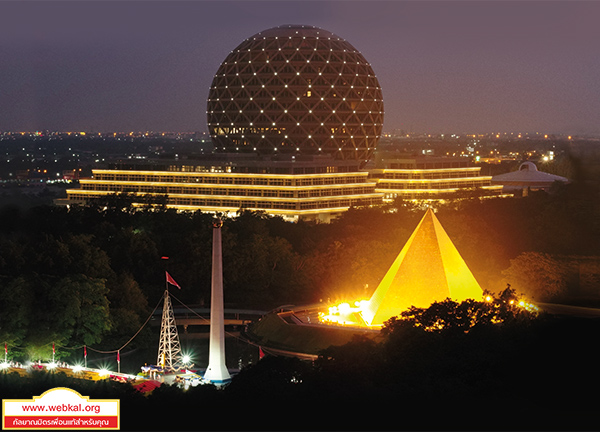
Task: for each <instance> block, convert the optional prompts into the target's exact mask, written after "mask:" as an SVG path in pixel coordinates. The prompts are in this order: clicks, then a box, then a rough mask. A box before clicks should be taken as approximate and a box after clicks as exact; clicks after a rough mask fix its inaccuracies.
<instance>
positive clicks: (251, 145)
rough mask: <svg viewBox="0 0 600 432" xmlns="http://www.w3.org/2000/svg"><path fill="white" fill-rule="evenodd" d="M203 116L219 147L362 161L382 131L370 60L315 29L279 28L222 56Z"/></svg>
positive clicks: (378, 95)
mask: <svg viewBox="0 0 600 432" xmlns="http://www.w3.org/2000/svg"><path fill="white" fill-rule="evenodd" d="M207 119H208V128H209V131H210V134H211V137H212V139H213V142H214V144H215V147H216V149H217V150H218V151H228V152H236V151H237V152H256V153H258V154H261V155H262V154H274V153H275V154H278V153H291V154H299V155H302V154H310V155H331V156H333V157H335V158H336V159H354V160H360V161H366V160H368V159H369V158H370V156H371V155H372V153H373V151H374V149H375V146H376V144H377V141H378V140H379V137H380V135H381V129H382V126H383V97H382V92H381V87H380V86H379V82H378V80H377V77H376V76H375V73H374V72H373V69H372V68H371V65H370V64H369V63H368V62H367V61H366V59H365V58H364V57H363V56H362V54H361V53H360V52H359V51H357V50H356V49H355V48H354V47H353V46H352V45H351V44H349V43H348V42H347V41H345V40H344V39H342V38H340V37H338V36H336V35H335V34H333V33H331V32H328V31H326V30H322V29H319V28H317V27H311V26H282V27H276V28H273V29H269V30H265V31H263V32H260V33H257V34H256V35H254V36H251V37H249V38H248V39H246V40H245V41H243V42H242V43H241V44H240V45H239V46H238V47H237V48H235V49H234V50H233V51H232V52H231V53H230V54H229V55H228V56H227V58H226V59H225V61H223V63H222V64H221V66H220V67H219V69H218V71H217V73H216V75H215V77H214V79H213V82H212V85H211V88H210V91H209V96H208V104H207Z"/></svg>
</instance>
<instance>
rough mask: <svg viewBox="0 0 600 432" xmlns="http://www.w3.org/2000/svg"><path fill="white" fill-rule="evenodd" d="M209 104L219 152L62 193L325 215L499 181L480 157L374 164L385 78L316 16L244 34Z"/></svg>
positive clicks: (111, 173)
mask: <svg viewBox="0 0 600 432" xmlns="http://www.w3.org/2000/svg"><path fill="white" fill-rule="evenodd" d="M206 115H207V122H208V129H209V132H210V134H211V139H212V142H213V145H214V151H215V152H216V153H213V154H211V155H206V156H204V157H202V158H201V159H186V160H179V161H172V162H166V161H156V162H153V163H150V162H148V163H146V164H145V165H144V164H142V163H138V164H131V163H115V164H112V165H111V166H110V167H109V169H94V170H93V178H91V179H81V180H80V185H81V187H80V189H71V190H67V198H66V199H60V200H57V204H67V205H71V204H88V203H91V202H94V201H95V202H96V203H98V204H100V205H102V203H106V200H107V198H109V197H110V196H111V195H114V194H120V193H129V199H131V200H132V205H134V206H146V205H156V204H158V203H159V202H160V204H162V205H165V206H166V207H168V208H175V209H178V210H183V211H197V210H200V211H203V212H215V213H216V212H222V213H224V212H238V211H239V210H240V209H246V210H258V211H264V212H266V213H268V214H271V215H277V216H282V217H284V218H285V219H287V220H293V221H296V220H300V219H302V220H317V221H323V222H329V221H330V220H332V219H334V218H336V217H338V216H339V215H341V214H342V213H343V212H345V211H346V210H348V209H349V208H350V207H361V206H375V205H379V204H381V203H382V202H383V200H384V199H387V200H392V199H393V198H395V197H402V198H406V199H441V198H444V197H447V196H449V194H450V193H454V192H456V191H465V190H478V191H480V192H481V191H483V193H484V194H488V195H494V194H495V193H496V192H497V191H498V190H500V189H501V188H499V187H492V186H490V185H489V180H490V178H488V177H479V170H480V168H479V167H476V168H469V167H466V166H465V167H463V166H462V165H461V167H460V168H454V167H450V168H443V167H442V165H444V164H445V163H446V162H443V163H441V164H442V165H440V166H439V167H438V166H432V167H429V166H425V167H424V168H420V167H419V162H415V164H416V165H415V166H412V165H411V166H410V167H409V168H406V169H405V168H403V167H396V168H395V167H394V166H390V167H385V166H384V167H381V166H376V167H375V169H372V170H367V169H366V167H367V166H368V163H369V160H370V159H371V157H372V155H373V153H374V152H375V148H376V145H377V142H378V140H379V137H380V135H381V130H382V126H383V98H382V92H381V87H380V86H379V83H378V81H377V78H376V76H375V73H374V72H373V70H372V68H371V66H370V65H369V63H368V62H367V61H366V60H365V58H364V57H363V56H362V54H361V53H360V52H358V51H357V50H356V49H355V48H354V47H353V46H352V45H351V44H350V43H348V42H347V41H345V40H344V39H342V38H340V37H338V36H336V35H335V34H333V33H331V32H328V31H326V30H323V29H319V28H317V27H311V26H281V27H276V28H272V29H269V30H265V31H263V32H260V33H257V34H256V35H254V36H251V37H250V38H248V39H246V40H245V41H243V42H242V43H241V44H240V45H239V46H238V47H237V48H235V49H234V50H233V51H231V53H230V54H229V55H228V56H227V57H226V59H225V60H224V61H223V63H222V64H221V66H220V67H219V69H218V70H217V73H216V74H215V76H214V79H213V82H212V85H211V87H210V90H209V95H208V101H207V112H206ZM427 163H429V162H427ZM451 163H454V162H451ZM463 163H466V162H465V161H464V160H463V161H461V164H463ZM392 165H393V164H392ZM413 165H414V164H413ZM440 168H441V169H440Z"/></svg>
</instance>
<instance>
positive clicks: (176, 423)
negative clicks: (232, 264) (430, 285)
mask: <svg viewBox="0 0 600 432" xmlns="http://www.w3.org/2000/svg"><path fill="white" fill-rule="evenodd" d="M502 297H503V296H502V295H501V296H499V297H498V299H500V300H501V299H502ZM442 306H443V307H440V305H438V307H436V308H433V309H431V310H429V309H427V310H413V311H411V313H410V314H409V315H410V316H408V319H396V320H392V321H390V322H389V323H388V324H387V325H386V327H384V330H383V331H382V333H381V337H379V338H377V339H376V340H374V339H368V338H360V337H357V338H356V339H355V340H353V341H352V342H350V343H348V344H346V345H343V346H340V347H330V348H329V349H327V350H325V351H324V352H323V353H322V354H321V355H320V356H319V358H318V359H317V360H315V361H314V362H312V363H311V362H307V361H301V360H298V359H295V358H283V357H271V356H267V357H265V358H264V359H262V360H261V361H260V362H258V363H256V364H255V365H252V366H248V367H246V368H244V369H242V371H241V372H240V373H239V374H238V375H235V376H234V377H233V379H232V382H231V383H230V384H229V385H228V386H227V387H225V388H224V389H221V390H218V389H216V388H215V387H213V386H211V385H204V386H197V387H192V388H190V389H189V390H187V391H184V390H183V389H180V388H177V387H175V386H168V385H162V386H161V387H159V388H157V389H155V390H153V392H152V393H151V394H146V395H142V394H140V393H137V392H136V390H134V389H133V387H132V386H130V385H128V384H121V383H115V382H111V381H108V380H106V381H100V382H90V381H84V380H76V379H71V378H67V377H66V376H64V374H51V373H39V372H38V373H35V372H34V373H33V374H34V375H35V376H34V377H32V378H21V377H18V376H17V375H16V374H11V375H7V374H1V375H0V388H2V391H3V397H4V398H11V399H16V398H23V399H29V398H31V395H40V394H41V393H43V392H44V391H46V390H48V389H50V388H53V387H68V388H71V389H74V390H76V391H78V392H80V393H81V394H82V395H85V396H90V397H91V398H92V399H107V398H111V399H119V400H120V401H121V402H120V403H121V429H122V430H592V429H595V428H596V422H597V413H596V412H597V410H596V399H595V398H594V397H593V392H592V391H591V389H594V388H596V387H597V386H598V385H599V384H600V374H599V373H598V370H597V369H598V368H597V367H596V357H597V356H596V354H595V353H596V347H595V344H594V343H593V341H594V340H595V335H596V334H597V333H598V331H600V328H599V324H600V322H598V320H584V319H581V320H580V319H565V318H554V317H550V316H539V317H532V316H530V315H523V313H522V312H517V313H514V311H515V310H516V309H514V308H513V310H512V311H511V310H510V309H509V308H503V312H502V313H501V315H503V316H502V321H501V322H492V321H496V320H487V319H481V320H478V322H477V323H476V324H475V325H473V326H471V327H470V328H469V331H467V332H465V331H463V330H464V326H463V325H462V324H461V322H460V319H461V312H460V310H461V308H462V306H461V304H448V302H446V304H444V305H442ZM470 306H473V305H472V304H471V305H470ZM474 307H475V309H477V308H480V307H481V305H479V306H477V305H475V306H474ZM483 307H484V308H486V306H483ZM487 310H488V311H489V310H493V308H491V309H490V308H488V309H487ZM483 312H484V313H483V314H482V316H483V317H484V318H485V315H486V313H485V311H483ZM432 314H434V315H435V317H433V319H434V320H436V321H442V322H445V323H447V324H448V323H449V324H450V325H447V326H444V327H443V328H440V329H437V330H435V331H430V330H427V329H426V328H425V326H424V325H419V322H422V323H427V322H429V320H430V319H431V318H432V316H431V315H432ZM453 321H454V324H452V322H453ZM158 418H160V419H161V421H160V422H157V419H158Z"/></svg>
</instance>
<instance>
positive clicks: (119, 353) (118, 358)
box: [117, 351, 121, 363]
mask: <svg viewBox="0 0 600 432" xmlns="http://www.w3.org/2000/svg"><path fill="white" fill-rule="evenodd" d="M117 363H121V351H117Z"/></svg>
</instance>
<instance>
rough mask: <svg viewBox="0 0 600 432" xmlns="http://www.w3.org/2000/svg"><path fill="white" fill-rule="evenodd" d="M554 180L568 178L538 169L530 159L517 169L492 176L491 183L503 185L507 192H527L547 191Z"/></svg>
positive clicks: (561, 180)
mask: <svg viewBox="0 0 600 432" xmlns="http://www.w3.org/2000/svg"><path fill="white" fill-rule="evenodd" d="M554 182H561V183H568V182H569V179H568V178H565V177H561V176H557V175H554V174H549V173H545V172H542V171H538V169H537V166H536V165H535V164H534V163H533V162H530V161H527V162H523V163H522V164H521V165H519V169H518V170H517V171H513V172H509V173H506V174H499V175H497V176H494V177H493V178H492V183H493V184H494V185H497V186H501V187H503V190H504V191H505V192H508V193H517V192H519V193H524V194H526V193H527V190H544V191H548V190H549V189H550V186H552V184H553V183H554Z"/></svg>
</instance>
